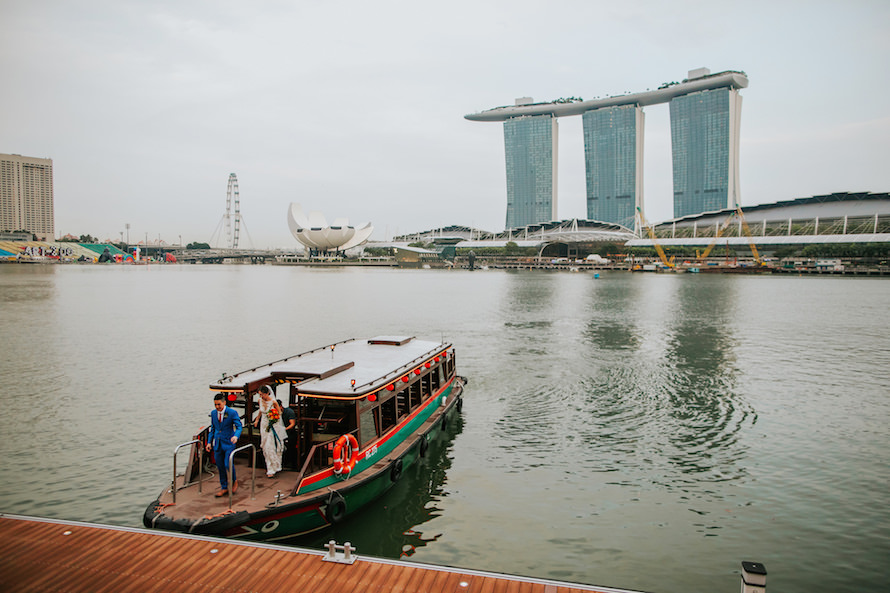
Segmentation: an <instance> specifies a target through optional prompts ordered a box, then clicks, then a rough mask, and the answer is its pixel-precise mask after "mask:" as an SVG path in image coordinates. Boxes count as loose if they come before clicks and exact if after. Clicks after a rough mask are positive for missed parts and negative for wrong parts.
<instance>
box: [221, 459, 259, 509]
mask: <svg viewBox="0 0 890 593" xmlns="http://www.w3.org/2000/svg"><path fill="white" fill-rule="evenodd" d="M244 449H250V450H251V451H252V452H253V461H252V462H251V470H252V472H253V473H252V474H251V476H250V499H251V500H253V499H254V498H256V447H254V446H253V444H252V443H248V444H246V445H244V446H243V447H238V448H237V449H235V450H234V451H232V452H231V453H229V466H228V467H227V468H226V477H227V478H228V482H226V483H227V484H228V485H229V508H230V509H231V508H232V487H233V486H234V485H235V483H234V480H232V467H234V466H233V465H232V464H234V463H235V453H237V452H238V451H243V450H244Z"/></svg>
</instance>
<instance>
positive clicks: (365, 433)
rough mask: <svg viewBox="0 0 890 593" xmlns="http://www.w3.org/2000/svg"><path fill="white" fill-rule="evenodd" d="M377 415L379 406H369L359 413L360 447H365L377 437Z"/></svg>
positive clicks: (378, 414) (378, 415)
mask: <svg viewBox="0 0 890 593" xmlns="http://www.w3.org/2000/svg"><path fill="white" fill-rule="evenodd" d="M379 417H380V412H379V408H369V409H367V410H365V411H364V412H362V413H361V423H360V428H359V446H360V447H367V446H368V443H370V442H371V441H373V440H374V439H376V438H377V425H378V424H379Z"/></svg>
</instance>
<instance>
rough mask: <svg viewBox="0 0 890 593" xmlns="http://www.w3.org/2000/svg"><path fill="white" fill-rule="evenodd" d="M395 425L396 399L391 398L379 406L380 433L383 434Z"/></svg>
mask: <svg viewBox="0 0 890 593" xmlns="http://www.w3.org/2000/svg"><path fill="white" fill-rule="evenodd" d="M395 425H396V398H395V397H391V398H389V399H388V400H386V401H385V402H383V403H382V404H380V433H381V434H383V433H384V432H386V431H387V430H389V429H390V428H392V427H393V426H395Z"/></svg>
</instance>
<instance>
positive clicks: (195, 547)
mask: <svg viewBox="0 0 890 593" xmlns="http://www.w3.org/2000/svg"><path fill="white" fill-rule="evenodd" d="M341 543H342V542H341ZM359 552H360V551H359ZM325 554H326V552H323V551H313V550H305V549H300V548H292V547H284V546H277V545H270V544H256V543H245V542H234V541H230V540H222V539H215V538H208V537H198V536H190V535H183V534H175V533H166V532H156V531H149V530H144V529H134V528H127V527H110V526H104V525H95V524H90V523H78V522H73V521H56V520H48V519H39V518H34V517H22V516H17V515H6V514H0V582H2V585H0V589H2V590H3V591H16V592H21V593H26V592H36V591H53V592H66V593H69V592H70V593H74V592H78V591H84V592H89V593H100V592H105V591H108V592H114V593H125V592H131V591H132V592H134V593H135V592H138V593H148V592H152V591H158V592H161V591H163V592H167V591H169V592H175V593H182V592H186V591H213V592H215V593H226V592H238V591H244V592H260V591H282V592H283V591H312V592H313V593H325V592H332V593H334V592H335V593H341V592H347V591H357V592H362V593H374V592H384V591H387V592H389V591H391V592H394V593H395V592H398V593H414V592H417V593H438V592H449V593H453V592H458V593H460V592H463V591H468V592H479V593H500V592H504V593H506V592H509V593H574V592H581V591H600V592H602V593H626V592H622V591H620V590H617V589H609V588H594V587H589V586H587V585H580V584H572V583H563V582H557V581H546V580H541V579H530V578H523V577H511V576H507V575H499V574H494V573H484V572H477V571H464V570H460V569H453V568H446V567H437V566H431V565H424V564H416V563H409V562H399V561H393V560H384V559H380V558H369V557H363V556H361V555H360V554H359V557H358V560H357V561H356V562H355V563H354V564H338V563H335V562H324V561H323V560H322V558H323V557H324V556H325Z"/></svg>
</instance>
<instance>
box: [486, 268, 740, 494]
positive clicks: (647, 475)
mask: <svg viewBox="0 0 890 593" xmlns="http://www.w3.org/2000/svg"><path fill="white" fill-rule="evenodd" d="M526 280H527V282H526V283H525V284H519V285H517V286H515V287H512V288H513V290H512V292H510V293H509V296H508V297H506V298H505V317H507V316H509V320H508V321H505V322H504V325H503V329H504V334H503V336H502V339H503V341H504V343H506V344H509V352H510V355H511V357H512V358H513V359H514V360H513V361H512V364H513V365H518V366H519V367H521V368H523V369H524V372H523V374H522V376H523V378H524V381H523V382H517V383H513V382H511V379H512V378H511V377H509V376H507V377H504V382H505V383H506V384H509V385H510V386H511V389H510V390H509V391H507V393H505V395H504V396H503V397H502V399H503V401H504V407H503V410H502V414H501V416H500V417H499V418H497V419H496V420H495V426H496V431H495V432H496V434H497V437H498V443H499V446H498V447H497V448H496V449H494V450H492V451H490V452H488V454H487V459H486V461H487V462H488V463H491V464H495V465H497V466H499V467H502V468H503V469H502V471H505V472H508V473H515V472H519V473H523V472H529V471H532V470H534V469H536V468H539V467H542V466H544V465H546V466H547V467H549V468H550V469H551V470H554V469H557V470H561V471H562V472H564V473H570V474H572V475H573V478H572V479H573V480H574V481H576V482H578V483H584V482H585V480H586V479H585V478H584V475H585V474H586V475H589V476H594V475H597V474H610V475H612V478H610V482H609V483H611V484H618V485H621V484H623V485H628V486H633V487H634V488H640V487H645V488H656V489H663V490H677V489H679V490H681V491H684V492H686V491H691V493H692V494H694V495H696V496H708V494H707V492H708V486H707V484H709V483H713V482H719V481H726V480H733V479H738V478H739V477H741V476H743V475H744V469H743V465H744V464H741V463H739V460H740V459H743V458H744V457H745V450H744V447H743V446H742V445H741V444H740V442H739V434H740V433H741V432H742V431H743V430H745V429H746V428H747V427H750V426H751V425H752V424H753V422H754V421H755V419H756V416H755V415H754V413H753V410H752V408H751V407H750V404H748V403H747V402H746V401H745V399H744V398H743V397H742V396H741V395H740V394H739V392H738V389H737V378H738V369H737V368H736V367H735V365H734V364H733V361H734V360H735V353H734V349H735V347H736V340H735V338H734V336H733V333H732V332H733V327H734V326H733V324H732V323H731V322H730V320H731V319H732V318H733V315H735V313H734V310H735V305H734V302H733V298H734V294H735V292H734V291H733V289H732V287H731V286H730V285H729V284H727V283H726V282H716V283H715V282H710V279H708V278H705V279H702V280H703V281H702V282H695V281H694V280H696V279H693V281H688V280H687V279H678V278H676V277H653V278H652V279H651V281H647V280H643V281H638V280H636V279H630V278H629V277H628V276H624V277H621V278H614V279H609V280H610V281H602V280H601V281H597V282H588V284H587V286H586V287H584V290H583V292H582V291H579V290H576V289H575V288H576V287H577V286H579V285H578V284H577V283H574V281H570V280H566V277H565V276H563V277H561V278H560V277H556V276H546V275H540V276H539V277H538V278H534V279H528V278H527V279H526ZM579 295H582V296H583V298H578V297H579ZM548 319H549V320H553V321H552V322H547V321H546V320H548Z"/></svg>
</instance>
